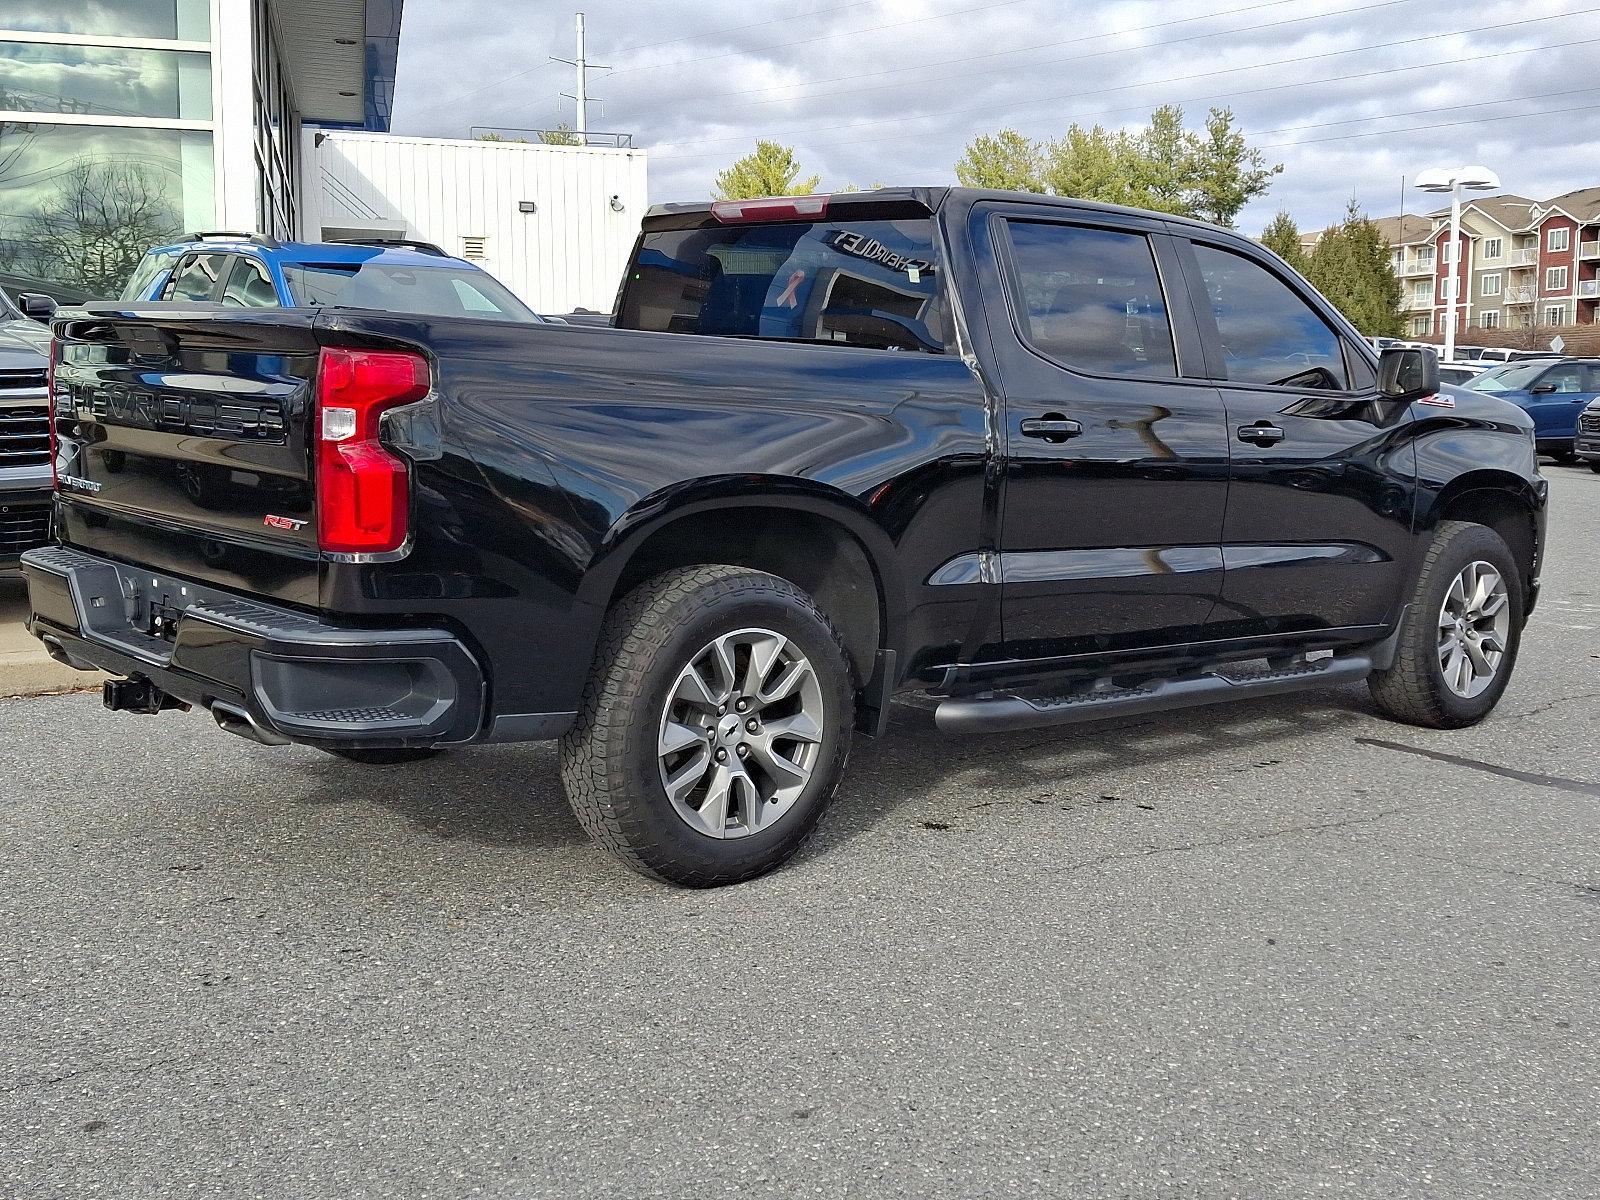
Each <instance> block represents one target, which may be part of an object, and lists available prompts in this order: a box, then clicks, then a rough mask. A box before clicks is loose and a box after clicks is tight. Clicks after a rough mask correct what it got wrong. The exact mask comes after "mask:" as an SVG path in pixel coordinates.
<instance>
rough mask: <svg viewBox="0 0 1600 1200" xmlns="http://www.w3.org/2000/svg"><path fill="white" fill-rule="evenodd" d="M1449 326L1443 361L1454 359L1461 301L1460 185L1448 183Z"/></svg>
mask: <svg viewBox="0 0 1600 1200" xmlns="http://www.w3.org/2000/svg"><path fill="white" fill-rule="evenodd" d="M1450 184H1451V186H1450V324H1448V325H1446V326H1445V329H1444V360H1445V362H1454V361H1455V357H1456V313H1457V312H1458V311H1460V310H1459V309H1458V308H1457V304H1458V303H1459V302H1460V300H1461V258H1462V255H1461V183H1460V181H1459V180H1454V179H1452V180H1451V181H1450Z"/></svg>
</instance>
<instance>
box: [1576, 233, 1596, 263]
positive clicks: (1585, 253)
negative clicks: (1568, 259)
mask: <svg viewBox="0 0 1600 1200" xmlns="http://www.w3.org/2000/svg"><path fill="white" fill-rule="evenodd" d="M1578 257H1579V258H1583V259H1589V258H1600V238H1597V239H1596V240H1594V241H1592V242H1579V243H1578Z"/></svg>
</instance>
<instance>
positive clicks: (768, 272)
mask: <svg viewBox="0 0 1600 1200" xmlns="http://www.w3.org/2000/svg"><path fill="white" fill-rule="evenodd" d="M938 257H939V254H938V251H937V250H936V249H935V247H934V243H933V225H932V222H931V221H928V220H927V219H926V218H923V219H917V220H900V221H871V220H864V221H854V220H843V221H818V222H815V223H806V222H784V223H779V224H765V225H761V224H757V225H723V226H715V227H712V228H707V229H687V230H670V231H661V232H654V233H646V234H645V235H644V238H643V240H642V241H641V242H640V245H639V252H638V258H637V259H636V260H635V262H634V264H633V268H632V271H631V272H630V274H629V277H628V280H627V282H626V284H625V285H624V290H623V294H622V304H621V307H620V308H619V310H618V318H617V325H618V326H619V327H620V328H623V329H645V330H651V331H654V332H657V333H698V334H713V335H717V336H721V337H748V338H781V339H784V340H787V341H808V342H840V343H844V344H846V345H852V346H868V347H873V348H876V349H893V350H921V351H926V352H928V353H932V354H942V353H944V350H945V334H944V320H943V316H942V299H941V297H940V289H939V274H940V267H939V263H938Z"/></svg>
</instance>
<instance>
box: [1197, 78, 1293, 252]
mask: <svg viewBox="0 0 1600 1200" xmlns="http://www.w3.org/2000/svg"><path fill="white" fill-rule="evenodd" d="M1192 155H1193V161H1192V166H1191V174H1190V192H1189V200H1190V204H1191V206H1192V211H1193V212H1194V214H1195V215H1196V216H1198V217H1202V218H1204V219H1205V220H1207V221H1213V222H1215V223H1216V224H1218V225H1226V226H1228V227H1229V228H1230V229H1231V228H1232V227H1233V222H1234V220H1235V218H1237V217H1238V215H1239V211H1240V210H1241V209H1242V208H1244V206H1245V205H1246V204H1249V203H1250V201H1252V200H1254V199H1255V198H1256V197H1257V196H1259V195H1262V194H1263V193H1264V192H1266V190H1267V188H1268V187H1269V186H1270V185H1271V182H1272V177H1273V176H1274V175H1277V174H1278V173H1279V172H1281V171H1282V170H1283V164H1282V163H1274V164H1273V165H1272V166H1268V165H1267V160H1266V158H1265V157H1264V156H1263V155H1262V153H1261V151H1259V150H1252V149H1251V148H1250V147H1249V145H1247V144H1246V142H1245V140H1244V134H1242V133H1240V132H1239V131H1238V130H1237V129H1235V128H1234V127H1233V110H1232V109H1230V108H1213V109H1212V110H1211V112H1210V113H1209V114H1208V115H1207V117H1206V132H1205V136H1204V137H1197V138H1195V139H1194V142H1193V144H1192Z"/></svg>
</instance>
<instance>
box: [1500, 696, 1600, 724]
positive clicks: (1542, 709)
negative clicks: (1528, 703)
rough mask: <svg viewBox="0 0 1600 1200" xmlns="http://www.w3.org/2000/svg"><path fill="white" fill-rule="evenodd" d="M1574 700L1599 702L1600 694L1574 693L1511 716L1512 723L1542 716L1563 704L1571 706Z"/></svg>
mask: <svg viewBox="0 0 1600 1200" xmlns="http://www.w3.org/2000/svg"><path fill="white" fill-rule="evenodd" d="M1574 700H1600V692H1576V693H1574V694H1573V695H1571V696H1561V697H1559V698H1557V699H1555V700H1547V701H1545V703H1543V704H1540V705H1537V706H1535V707H1534V708H1530V709H1529V710H1528V711H1527V712H1520V713H1517V714H1515V715H1514V716H1512V718H1511V719H1512V720H1513V721H1526V720H1527V719H1528V718H1529V717H1537V716H1542V715H1543V714H1544V713H1547V712H1549V711H1550V710H1551V709H1552V708H1560V707H1561V706H1562V705H1563V704H1571V703H1572V702H1573V701H1574Z"/></svg>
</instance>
